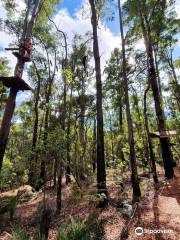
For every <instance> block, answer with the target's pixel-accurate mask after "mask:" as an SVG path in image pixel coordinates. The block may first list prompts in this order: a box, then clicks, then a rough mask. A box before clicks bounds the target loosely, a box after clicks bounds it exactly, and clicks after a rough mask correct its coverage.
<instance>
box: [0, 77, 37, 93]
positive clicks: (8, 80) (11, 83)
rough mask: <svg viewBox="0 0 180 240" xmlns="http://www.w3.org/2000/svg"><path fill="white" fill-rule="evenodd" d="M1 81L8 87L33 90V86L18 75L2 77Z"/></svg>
mask: <svg viewBox="0 0 180 240" xmlns="http://www.w3.org/2000/svg"><path fill="white" fill-rule="evenodd" d="M0 81H1V82H2V83H3V85H4V86H6V87H8V88H16V89H18V90H21V91H25V90H32V88H31V87H30V86H29V85H28V84H27V83H26V82H25V81H24V80H23V79H21V78H19V77H18V76H13V77H0Z"/></svg>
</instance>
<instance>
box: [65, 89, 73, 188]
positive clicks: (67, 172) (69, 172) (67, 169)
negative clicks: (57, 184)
mask: <svg viewBox="0 0 180 240" xmlns="http://www.w3.org/2000/svg"><path fill="white" fill-rule="evenodd" d="M72 92H73V87H71V94H70V99H69V116H68V121H67V168H66V184H68V183H70V182H71V177H70V174H71V168H70V164H71V156H70V147H71V144H70V133H71V113H72Z"/></svg>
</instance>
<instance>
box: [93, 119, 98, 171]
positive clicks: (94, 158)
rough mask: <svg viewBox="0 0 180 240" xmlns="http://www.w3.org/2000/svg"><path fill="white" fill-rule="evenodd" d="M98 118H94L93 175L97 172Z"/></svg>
mask: <svg viewBox="0 0 180 240" xmlns="http://www.w3.org/2000/svg"><path fill="white" fill-rule="evenodd" d="M96 141H97V139H96V117H95V116H94V126H93V144H92V146H93V151H92V167H93V173H95V171H96V162H97V160H96V159H97V153H96Z"/></svg>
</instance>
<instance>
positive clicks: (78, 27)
mask: <svg viewBox="0 0 180 240" xmlns="http://www.w3.org/2000/svg"><path fill="white" fill-rule="evenodd" d="M88 11H89V9H88V7H87V4H86V3H85V7H84V8H83V10H82V9H80V10H79V11H77V12H76V13H75V14H74V16H73V17H72V16H70V15H69V13H68V11H67V10H66V9H61V10H60V11H59V12H58V14H57V15H56V16H55V22H56V23H57V25H58V27H59V28H60V29H61V30H63V31H64V32H65V33H66V34H67V36H68V44H69V46H70V45H71V43H72V40H73V37H74V34H76V33H77V34H79V35H82V36H85V34H86V33H87V32H92V25H91V22H90V18H89V15H90V13H89V12H88ZM98 36H99V49H100V56H101V66H102V69H103V67H104V65H105V63H106V60H107V59H108V58H109V57H110V54H111V51H112V50H113V49H114V48H115V47H120V37H119V36H115V35H114V34H113V33H112V32H111V31H110V29H109V28H106V27H104V26H103V25H102V24H101V23H100V24H99V28H98ZM91 46H92V42H91Z"/></svg>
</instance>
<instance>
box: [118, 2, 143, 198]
mask: <svg viewBox="0 0 180 240" xmlns="http://www.w3.org/2000/svg"><path fill="white" fill-rule="evenodd" d="M118 8H119V22H120V32H121V43H122V58H123V79H124V90H125V104H126V118H127V124H128V140H129V147H130V161H131V180H132V188H133V201H137V200H138V199H139V197H140V196H141V191H140V187H139V180H138V175H137V165H136V153H135V143H134V134H133V125H132V119H131V111H130V103H129V93H128V78H127V60H126V50H125V38H124V31H123V21H122V11H121V3H120V0H118Z"/></svg>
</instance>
